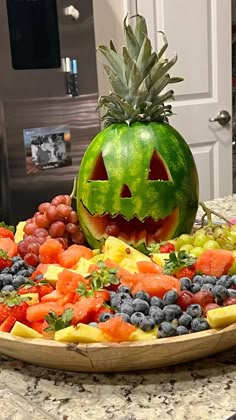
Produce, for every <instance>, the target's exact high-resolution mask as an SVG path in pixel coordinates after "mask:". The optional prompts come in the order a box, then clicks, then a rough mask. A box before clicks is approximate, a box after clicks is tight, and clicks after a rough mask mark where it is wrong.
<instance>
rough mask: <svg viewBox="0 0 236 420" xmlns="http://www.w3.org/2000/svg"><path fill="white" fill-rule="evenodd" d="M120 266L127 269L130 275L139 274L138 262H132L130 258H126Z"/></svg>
mask: <svg viewBox="0 0 236 420" xmlns="http://www.w3.org/2000/svg"><path fill="white" fill-rule="evenodd" d="M119 265H120V267H123V268H125V269H126V270H127V271H129V272H130V273H138V267H137V264H136V261H134V260H131V259H130V258H124V259H123V260H122V261H121V262H120V264H119Z"/></svg>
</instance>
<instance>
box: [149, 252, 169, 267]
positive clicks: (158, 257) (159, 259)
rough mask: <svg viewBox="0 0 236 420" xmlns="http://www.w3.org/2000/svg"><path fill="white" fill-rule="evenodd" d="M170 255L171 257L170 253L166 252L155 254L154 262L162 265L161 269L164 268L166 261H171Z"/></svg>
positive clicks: (153, 255)
mask: <svg viewBox="0 0 236 420" xmlns="http://www.w3.org/2000/svg"><path fill="white" fill-rule="evenodd" d="M169 255H170V254H169V253H165V252H163V253H161V252H157V253H154V254H152V261H153V262H155V263H156V264H158V265H160V266H161V267H163V266H164V265H165V260H168V259H169Z"/></svg>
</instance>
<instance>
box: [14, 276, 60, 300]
mask: <svg viewBox="0 0 236 420" xmlns="http://www.w3.org/2000/svg"><path fill="white" fill-rule="evenodd" d="M53 290H54V289H53V287H52V286H51V284H50V283H48V282H47V281H46V280H36V281H32V280H27V282H26V283H25V284H24V285H23V286H21V287H20V288H19V289H18V290H17V292H18V294H19V295H25V294H27V293H38V295H39V299H41V298H42V297H43V296H45V295H48V294H49V293H51V292H53Z"/></svg>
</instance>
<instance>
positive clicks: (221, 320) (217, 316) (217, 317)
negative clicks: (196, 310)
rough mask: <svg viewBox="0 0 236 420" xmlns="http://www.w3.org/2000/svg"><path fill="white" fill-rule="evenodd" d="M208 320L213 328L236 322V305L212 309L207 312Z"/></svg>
mask: <svg viewBox="0 0 236 420" xmlns="http://www.w3.org/2000/svg"><path fill="white" fill-rule="evenodd" d="M207 322H208V324H209V325H210V327H211V328H224V327H227V326H228V325H230V324H234V322H236V305H229V306H224V307H223V308H216V309H211V310H210V311H208V312H207Z"/></svg>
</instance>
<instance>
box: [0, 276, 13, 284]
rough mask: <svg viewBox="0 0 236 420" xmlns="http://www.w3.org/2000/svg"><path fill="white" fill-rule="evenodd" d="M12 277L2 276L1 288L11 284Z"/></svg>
mask: <svg viewBox="0 0 236 420" xmlns="http://www.w3.org/2000/svg"><path fill="white" fill-rule="evenodd" d="M12 280H13V276H12V274H4V277H3V278H1V283H2V285H3V286H6V285H7V284H12Z"/></svg>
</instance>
